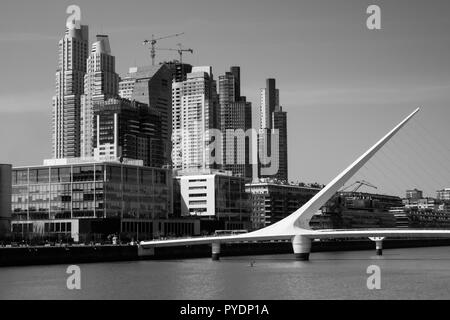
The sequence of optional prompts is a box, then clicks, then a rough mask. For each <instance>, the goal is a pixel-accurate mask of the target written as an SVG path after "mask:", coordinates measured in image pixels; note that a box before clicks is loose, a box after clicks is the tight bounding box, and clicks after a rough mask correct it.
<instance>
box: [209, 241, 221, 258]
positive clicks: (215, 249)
mask: <svg viewBox="0 0 450 320" xmlns="http://www.w3.org/2000/svg"><path fill="white" fill-rule="evenodd" d="M211 248H212V254H211V258H212V260H213V261H219V260H220V242H213V243H212V246H211Z"/></svg>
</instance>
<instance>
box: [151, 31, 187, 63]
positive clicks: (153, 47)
mask: <svg viewBox="0 0 450 320" xmlns="http://www.w3.org/2000/svg"><path fill="white" fill-rule="evenodd" d="M183 34H184V32H182V33H177V34H172V35H169V36H165V37H159V38H155V35H153V34H152V38H151V40H144V42H143V45H150V46H151V49H150V55H151V57H152V66H154V65H155V57H156V44H157V43H158V41H159V40H164V39H168V38H174V37H179V36H181V35H183Z"/></svg>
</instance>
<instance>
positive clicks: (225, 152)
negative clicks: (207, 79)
mask: <svg viewBox="0 0 450 320" xmlns="http://www.w3.org/2000/svg"><path fill="white" fill-rule="evenodd" d="M240 94H241V89H240V67H231V68H230V72H226V73H225V74H224V75H221V76H219V105H220V130H221V132H222V158H223V160H222V165H223V169H224V170H227V171H231V172H232V173H233V175H236V176H241V177H247V178H250V179H251V178H252V166H251V164H250V152H251V145H250V140H249V139H246V138H245V137H244V136H243V134H245V133H246V132H247V130H249V129H251V128H252V104H251V103H250V102H247V101H246V98H245V97H241V96H240ZM227 130H228V131H231V132H233V133H234V134H235V135H233V136H232V137H233V138H230V139H229V136H228V135H227ZM239 139H243V140H242V141H243V143H242V144H241V143H239ZM253 143H257V141H253ZM255 156H256V155H255Z"/></svg>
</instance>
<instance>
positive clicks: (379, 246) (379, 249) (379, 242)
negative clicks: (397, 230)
mask: <svg viewBox="0 0 450 320" xmlns="http://www.w3.org/2000/svg"><path fill="white" fill-rule="evenodd" d="M369 239H370V240H372V241H373V242H375V249H376V253H377V256H382V255H383V240H384V238H383V237H372V238H369Z"/></svg>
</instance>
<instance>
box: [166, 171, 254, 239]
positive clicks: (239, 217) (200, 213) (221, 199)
mask: <svg viewBox="0 0 450 320" xmlns="http://www.w3.org/2000/svg"><path fill="white" fill-rule="evenodd" d="M247 181H248V180H247V179H245V178H241V177H235V176H232V175H231V173H229V172H228V173H226V172H219V171H214V170H206V171H204V172H200V173H198V172H197V173H196V174H193V175H181V176H177V177H176V178H175V185H176V187H174V190H175V191H176V190H178V192H179V193H178V194H177V193H175V195H174V202H175V203H176V205H175V207H177V203H178V206H179V210H180V211H179V214H180V217H184V218H186V217H195V218H199V219H201V220H202V221H206V223H207V222H208V221H209V222H210V223H214V222H216V223H215V224H214V226H215V229H216V230H220V229H232V230H236V229H248V228H249V225H250V224H249V222H250V202H249V195H248V194H247V193H246V192H245V183H246V182H247ZM174 214H175V216H176V215H177V214H178V213H177V212H175V213H174ZM202 224H203V223H202ZM208 231H209V232H214V230H213V229H209V230H208Z"/></svg>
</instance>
